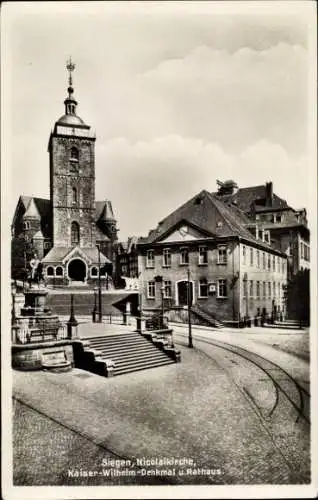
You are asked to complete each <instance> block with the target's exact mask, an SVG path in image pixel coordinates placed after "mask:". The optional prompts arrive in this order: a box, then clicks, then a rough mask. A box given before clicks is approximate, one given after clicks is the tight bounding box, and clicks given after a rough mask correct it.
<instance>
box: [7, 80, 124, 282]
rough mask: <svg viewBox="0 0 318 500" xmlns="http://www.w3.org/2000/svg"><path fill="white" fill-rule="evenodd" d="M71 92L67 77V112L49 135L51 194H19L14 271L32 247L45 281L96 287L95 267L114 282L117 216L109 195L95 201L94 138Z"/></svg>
mask: <svg viewBox="0 0 318 500" xmlns="http://www.w3.org/2000/svg"><path fill="white" fill-rule="evenodd" d="M70 82H71V77H70ZM73 92H74V90H73V87H72V84H71V83H70V84H69V87H68V96H67V98H66V99H65V101H64V104H65V114H64V115H63V116H62V117H61V118H60V119H59V120H57V122H56V123H55V125H54V128H53V130H52V132H51V135H50V139H49V144H48V152H49V161H50V199H49V200H44V199H41V198H32V197H26V196H21V197H20V199H19V202H18V205H17V209H16V211H15V214H14V218H13V224H12V236H13V240H12V268H13V269H12V275H13V277H14V278H17V277H18V278H19V269H21V267H24V268H26V265H27V262H29V261H30V258H31V255H32V253H33V254H34V253H36V254H37V256H38V257H39V259H40V260H41V262H42V264H43V273H44V277H45V280H46V282H47V284H48V286H53V287H59V286H62V287H65V286H68V285H70V284H72V283H73V282H77V283H78V282H81V283H82V284H84V285H88V286H90V287H94V286H97V285H98V284H99V278H98V275H99V272H100V274H101V280H102V282H103V283H107V284H108V285H110V286H112V273H113V271H114V269H113V265H112V261H113V260H114V264H115V255H116V242H117V222H116V219H115V217H114V214H113V209H112V204H111V202H110V201H109V200H105V201H102V202H99V201H95V140H96V138H95V135H93V134H92V132H91V130H90V126H89V125H87V124H85V122H84V121H83V120H82V119H81V118H80V117H79V116H78V115H77V111H76V108H77V101H76V100H75V98H74V95H73ZM22 247H23V249H22ZM29 247H30V248H29Z"/></svg>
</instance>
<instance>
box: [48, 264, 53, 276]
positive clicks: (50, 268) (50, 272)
mask: <svg viewBox="0 0 318 500" xmlns="http://www.w3.org/2000/svg"><path fill="white" fill-rule="evenodd" d="M46 275H47V276H54V267H52V266H49V267H47V268H46Z"/></svg>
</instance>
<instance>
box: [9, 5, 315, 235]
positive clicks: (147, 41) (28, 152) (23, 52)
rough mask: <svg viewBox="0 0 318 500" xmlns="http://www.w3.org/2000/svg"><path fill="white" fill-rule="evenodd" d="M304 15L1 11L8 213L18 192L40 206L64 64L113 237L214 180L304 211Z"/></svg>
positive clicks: (138, 231)
mask: <svg viewBox="0 0 318 500" xmlns="http://www.w3.org/2000/svg"><path fill="white" fill-rule="evenodd" d="M313 7H314V3H312V2H293V3H292V4H289V2H279V1H278V2H268V3H266V2H264V3H263V2H248V3H247V4H244V3H243V2H234V3H227V2H223V3H222V4H219V3H218V2H204V3H199V2H182V3H181V2H180V3H178V2H166V3H159V2H142V3H141V2H140V3H138V2H127V3H126V2H114V3H113V2H96V3H95V2H89V3H86V2H36V3H32V2H29V3H23V2H18V3H15V2H9V3H5V4H4V7H3V9H2V10H3V13H2V14H3V15H2V17H3V20H2V21H3V30H2V42H3V43H2V50H3V53H2V64H3V68H4V72H3V73H4V84H3V89H2V98H3V102H4V106H3V107H4V118H3V120H4V121H3V123H4V125H5V127H3V128H4V129H5V132H4V136H3V139H2V140H3V144H4V146H3V149H4V161H2V165H3V169H4V175H5V180H6V181H7V184H6V185H7V186H8V189H7V193H6V195H7V207H8V213H9V214H13V211H14V209H15V206H16V203H17V199H18V197H19V195H20V194H25V195H33V196H39V197H49V156H48V152H47V145H48V139H49V135H50V131H51V130H52V128H53V126H54V123H55V121H57V120H58V118H59V117H60V116H62V115H63V114H64V104H63V101H64V99H65V97H66V94H67V92H66V89H67V71H66V60H67V58H68V57H69V56H72V59H73V61H74V62H75V64H76V69H75V72H74V75H73V84H74V88H75V97H76V99H77V101H78V103H79V104H78V108H77V111H78V115H79V116H80V117H81V118H82V119H83V120H84V121H85V122H86V123H87V124H89V125H91V127H92V130H93V131H95V132H96V137H97V139H96V199H97V200H103V199H110V200H111V201H112V204H113V209H114V212H115V216H116V217H117V220H118V227H119V229H120V232H119V238H120V239H122V240H123V239H125V238H127V237H128V236H130V235H138V236H145V235H146V234H147V233H148V231H149V230H150V229H152V228H154V227H155V226H156V225H157V223H158V222H159V221H160V220H161V219H162V218H164V217H165V216H167V215H168V214H169V213H170V212H171V211H172V210H174V209H175V208H177V207H178V206H179V205H180V204H182V203H184V202H185V201H187V200H188V199H189V198H190V197H192V196H194V195H195V194H196V193H198V192H199V191H200V190H202V189H206V190H209V191H215V190H216V188H217V186H216V181H217V180H218V179H219V180H221V181H224V180H227V179H234V180H235V181H236V182H237V183H238V185H239V186H240V187H244V186H249V185H258V184H264V183H265V182H267V181H270V180H272V181H273V185H274V192H275V193H276V194H278V195H279V196H281V197H282V198H284V199H286V200H287V202H288V203H289V204H290V205H292V206H293V207H294V208H301V207H307V208H308V205H309V204H310V198H311V197H312V195H313V185H314V186H315V185H316V181H315V179H314V177H313V170H314V169H313V168H312V167H313V163H312V162H313V158H312V154H311V144H312V143H311V139H310V138H311V137H312V126H311V125H312V123H313V122H312V95H311V91H312V90H313V89H315V82H314V81H313V78H312V68H313V65H314V63H313V59H312V55H313V54H312V52H311V50H312V48H311V47H312V37H311V38H310V37H309V36H308V34H309V29H308V25H309V24H310V22H311V21H310V19H313V18H315V16H314V15H313V14H314V11H313ZM310 33H311V32H310ZM313 93H315V90H313ZM11 216H12V215H10V218H11Z"/></svg>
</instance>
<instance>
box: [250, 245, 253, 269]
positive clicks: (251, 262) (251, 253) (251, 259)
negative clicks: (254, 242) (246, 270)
mask: <svg viewBox="0 0 318 500" xmlns="http://www.w3.org/2000/svg"><path fill="white" fill-rule="evenodd" d="M253 263H254V248H250V265H251V266H252V265H253Z"/></svg>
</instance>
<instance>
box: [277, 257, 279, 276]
mask: <svg viewBox="0 0 318 500" xmlns="http://www.w3.org/2000/svg"><path fill="white" fill-rule="evenodd" d="M277 272H279V273H280V257H277Z"/></svg>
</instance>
